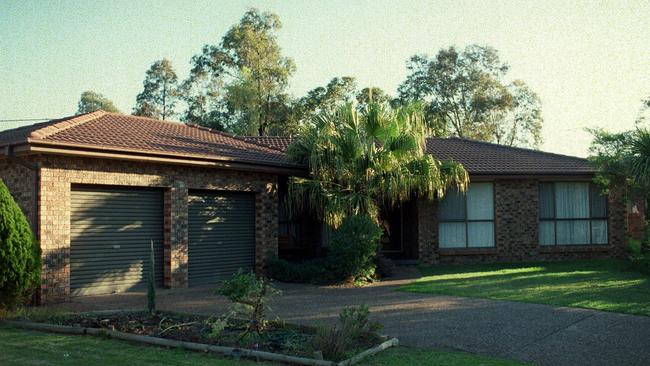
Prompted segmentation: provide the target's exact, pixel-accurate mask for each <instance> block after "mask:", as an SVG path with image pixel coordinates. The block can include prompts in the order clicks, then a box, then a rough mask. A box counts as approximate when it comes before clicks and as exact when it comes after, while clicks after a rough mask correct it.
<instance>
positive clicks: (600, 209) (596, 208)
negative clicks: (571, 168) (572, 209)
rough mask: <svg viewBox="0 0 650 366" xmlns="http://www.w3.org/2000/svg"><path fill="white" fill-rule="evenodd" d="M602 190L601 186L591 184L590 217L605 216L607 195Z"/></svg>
mask: <svg viewBox="0 0 650 366" xmlns="http://www.w3.org/2000/svg"><path fill="white" fill-rule="evenodd" d="M602 192H603V191H602V188H600V187H599V186H597V185H595V184H593V183H592V184H591V194H590V200H591V202H590V205H591V217H607V196H605V195H604V194H602Z"/></svg>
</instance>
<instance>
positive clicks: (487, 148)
mask: <svg viewBox="0 0 650 366" xmlns="http://www.w3.org/2000/svg"><path fill="white" fill-rule="evenodd" d="M291 141H292V138H291V137H277V136H256V137H253V136H242V137H235V136H231V135H228V134H225V133H222V132H218V131H214V130H211V129H208V128H204V127H199V126H194V125H187V124H182V123H179V122H168V121H160V120H156V119H151V118H144V117H136V116H128V115H122V114H117V113H108V112H104V111H97V112H93V113H88V114H84V115H80V116H73V117H67V118H63V119H58V120H52V121H49V122H43V123H37V124H33V125H30V126H25V127H20V128H15V129H12V130H6V131H1V132H0V147H2V146H5V145H13V144H25V143H31V144H38V143H43V144H45V143H47V144H60V145H62V146H74V147H82V148H90V149H107V150H117V151H123V152H134V153H138V154H166V155H173V156H178V157H189V158H207V159H215V160H226V161H235V162H243V163H251V164H259V165H269V166H281V167H292V168H300V167H299V166H298V165H296V164H295V163H293V162H291V161H289V159H288V158H287V157H286V154H285V152H286V150H287V148H288V146H289V144H290V143H291ZM426 147H427V152H428V153H429V154H431V155H433V156H434V157H435V158H436V159H441V160H443V159H452V160H455V161H458V162H460V163H461V164H463V166H465V169H467V171H469V173H470V174H486V175H570V174H575V175H579V174H593V173H594V171H595V169H594V168H593V167H592V166H591V164H590V163H589V161H588V160H586V159H582V158H577V157H573V156H566V155H559V154H552V153H548V152H543V151H538V150H531V149H523V148H516V147H509V146H503V145H497V144H492V143H487V142H480V141H474V140H468V139H462V138H455V137H452V138H429V139H427V146H426Z"/></svg>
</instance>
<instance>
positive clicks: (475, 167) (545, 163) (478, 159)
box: [243, 136, 595, 175]
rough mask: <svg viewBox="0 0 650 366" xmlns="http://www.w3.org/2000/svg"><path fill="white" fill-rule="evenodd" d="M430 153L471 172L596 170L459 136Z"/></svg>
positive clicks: (267, 141) (285, 140) (272, 142)
mask: <svg viewBox="0 0 650 366" xmlns="http://www.w3.org/2000/svg"><path fill="white" fill-rule="evenodd" d="M243 138H244V139H245V140H247V141H250V142H255V143H259V144H263V145H266V146H270V147H273V148H277V149H279V150H282V151H286V149H287V146H289V144H290V143H291V137H259V136H253V137H243ZM427 152H428V153H429V154H431V155H433V156H434V157H435V158H436V159H440V160H446V159H451V160H455V161H457V162H460V163H461V164H463V166H464V167H465V169H467V171H468V172H470V173H471V174H491V175H507V174H510V175H543V174H547V175H558V174H578V175H579V174H592V173H594V171H595V169H594V168H593V167H592V166H591V164H590V163H589V161H588V160H587V159H582V158H578V157H574V156H567V155H559V154H553V153H548V152H544V151H539V150H531V149H523V148H517V147H510V146H504V145H497V144H492V143H489V142H482V141H475V140H469V139H462V138H457V137H450V138H428V139H427Z"/></svg>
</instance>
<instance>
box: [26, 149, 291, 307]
mask: <svg viewBox="0 0 650 366" xmlns="http://www.w3.org/2000/svg"><path fill="white" fill-rule="evenodd" d="M40 162H41V164H42V168H41V186H42V188H41V199H40V213H39V216H40V221H41V226H40V234H41V248H42V250H43V259H44V261H43V262H44V263H43V284H42V288H41V294H40V295H41V301H42V302H56V301H62V300H67V299H68V298H69V295H70V190H71V185H72V184H98V185H118V186H139V187H159V188H163V189H164V190H165V195H164V212H165V220H164V222H165V229H164V230H165V240H164V244H165V250H164V253H165V254H164V255H165V285H166V286H168V287H186V286H187V269H188V267H187V261H188V258H187V243H188V226H187V219H188V207H187V196H188V190H189V189H209V190H227V191H246V192H254V193H255V212H256V217H255V230H256V233H255V248H256V250H255V251H256V268H257V270H258V271H259V270H262V268H263V266H264V262H265V259H266V257H267V255H268V253H277V232H278V220H277V203H278V200H277V176H276V175H272V174H266V173H247V172H239V171H230V170H220V169H209V168H195V167H184V166H173V165H163V164H152V163H138V162H122V161H113V160H101V159H77V158H69V157H43V158H40Z"/></svg>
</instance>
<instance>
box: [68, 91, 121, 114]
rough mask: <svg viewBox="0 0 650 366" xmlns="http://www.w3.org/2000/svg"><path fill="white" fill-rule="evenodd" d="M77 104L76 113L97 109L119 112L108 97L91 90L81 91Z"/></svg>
mask: <svg viewBox="0 0 650 366" xmlns="http://www.w3.org/2000/svg"><path fill="white" fill-rule="evenodd" d="M77 106H78V108H77V114H84V113H90V112H94V111H96V110H99V109H102V110H104V111H106V112H114V113H120V111H119V109H117V107H116V106H115V105H114V104H113V102H112V101H111V100H110V99H108V98H106V97H105V96H104V95H102V94H100V93H96V92H94V91H92V90H86V91H85V92H83V93H81V98H79V103H78V104H77Z"/></svg>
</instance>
